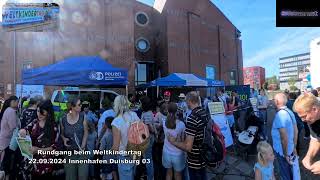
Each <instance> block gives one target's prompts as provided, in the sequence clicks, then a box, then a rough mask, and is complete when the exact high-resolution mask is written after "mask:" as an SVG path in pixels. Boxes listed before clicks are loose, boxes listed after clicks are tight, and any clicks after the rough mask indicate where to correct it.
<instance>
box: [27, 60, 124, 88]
mask: <svg viewBox="0 0 320 180" xmlns="http://www.w3.org/2000/svg"><path fill="white" fill-rule="evenodd" d="M22 84H25V85H53V86H88V85H114V86H126V85H127V84H128V72H127V70H126V69H122V68H116V67H113V66H112V65H111V64H109V63H107V62H106V61H105V60H103V59H102V58H101V57H99V56H80V57H70V58H67V59H65V60H63V61H59V62H58V63H56V64H51V65H48V66H44V67H39V68H34V69H28V70H24V71H23V72H22Z"/></svg>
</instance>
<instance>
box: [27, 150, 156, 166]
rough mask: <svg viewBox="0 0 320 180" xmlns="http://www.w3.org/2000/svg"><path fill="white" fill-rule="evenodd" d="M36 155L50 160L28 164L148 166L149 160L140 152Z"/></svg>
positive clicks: (66, 152) (33, 160)
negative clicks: (93, 156) (126, 157)
mask: <svg viewBox="0 0 320 180" xmlns="http://www.w3.org/2000/svg"><path fill="white" fill-rule="evenodd" d="M37 154H38V155H42V156H43V155H45V156H47V157H49V156H50V158H29V163H30V164H136V165H139V164H148V163H150V162H151V161H150V159H144V158H141V157H142V153H141V151H132V150H129V151H113V150H93V151H84V150H81V151H78V150H73V151H56V150H52V151H42V150H38V151H37ZM91 155H100V156H105V155H107V156H109V158H107V159H104V158H94V159H92V158H89V157H90V156H91ZM118 156H130V157H131V158H129V159H119V158H118Z"/></svg>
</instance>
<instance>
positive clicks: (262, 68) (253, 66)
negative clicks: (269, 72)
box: [243, 66, 265, 69]
mask: <svg viewBox="0 0 320 180" xmlns="http://www.w3.org/2000/svg"><path fill="white" fill-rule="evenodd" d="M246 68H248V69H249V68H262V69H265V68H264V67H262V66H249V67H243V69H246Z"/></svg>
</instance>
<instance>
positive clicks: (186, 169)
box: [183, 154, 190, 180]
mask: <svg viewBox="0 0 320 180" xmlns="http://www.w3.org/2000/svg"><path fill="white" fill-rule="evenodd" d="M186 155H187V154H186ZM183 177H184V180H190V178H189V171H188V163H187V161H186V167H185V168H184V170H183Z"/></svg>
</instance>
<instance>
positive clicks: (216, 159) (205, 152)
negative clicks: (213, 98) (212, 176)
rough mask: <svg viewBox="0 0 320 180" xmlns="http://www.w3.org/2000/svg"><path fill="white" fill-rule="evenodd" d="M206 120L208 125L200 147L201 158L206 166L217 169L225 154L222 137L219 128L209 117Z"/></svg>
mask: <svg viewBox="0 0 320 180" xmlns="http://www.w3.org/2000/svg"><path fill="white" fill-rule="evenodd" d="M208 116H209V115H208ZM207 119H208V123H207V126H206V128H205V129H204V131H205V132H204V138H203V143H202V146H201V157H202V159H203V161H204V162H205V163H206V164H207V166H209V167H217V166H219V165H220V163H221V162H222V161H223V160H224V158H225V156H226V152H227V151H226V147H225V142H224V136H223V135H222V133H221V131H220V128H219V126H218V125H217V124H216V123H214V122H213V121H212V119H211V118H210V117H208V118H207Z"/></svg>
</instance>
